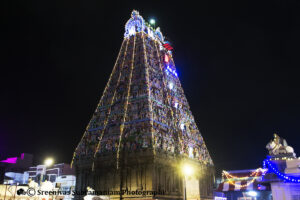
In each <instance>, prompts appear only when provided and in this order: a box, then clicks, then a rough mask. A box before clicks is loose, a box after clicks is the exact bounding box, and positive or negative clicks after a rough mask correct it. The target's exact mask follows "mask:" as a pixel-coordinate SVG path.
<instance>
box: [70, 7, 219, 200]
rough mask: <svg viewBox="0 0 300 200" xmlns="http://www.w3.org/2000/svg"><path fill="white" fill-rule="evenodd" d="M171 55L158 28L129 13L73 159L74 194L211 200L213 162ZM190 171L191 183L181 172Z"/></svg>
mask: <svg viewBox="0 0 300 200" xmlns="http://www.w3.org/2000/svg"><path fill="white" fill-rule="evenodd" d="M172 49H173V47H172V46H171V44H170V43H169V42H168V41H165V38H164V36H163V34H162V32H161V31H160V28H156V29H155V28H154V27H152V26H151V25H149V24H148V23H147V22H146V21H145V20H144V19H143V17H142V16H141V15H140V14H139V12H137V11H135V10H134V11H133V12H132V14H131V18H130V19H129V20H128V22H127V23H126V25H125V34H124V40H123V42H122V45H121V49H120V51H119V55H118V57H117V60H116V63H115V65H114V67H113V70H112V73H111V75H110V77H109V80H108V83H107V85H106V87H105V89H104V92H103V95H102V97H101V99H100V102H99V104H98V106H97V107H96V110H95V112H94V114H93V116H92V118H91V120H90V122H89V124H88V126H87V128H86V130H85V132H84V134H83V136H82V139H81V141H80V142H79V144H78V146H77V148H76V149H75V152H74V157H73V161H72V163H73V166H74V167H75V169H76V177H77V178H76V191H85V190H87V187H90V188H93V190H95V191H141V192H136V193H135V194H134V193H128V192H127V193H126V192H125V193H120V194H111V195H108V196H109V199H198V200H200V199H212V190H213V182H214V166H213V161H212V159H211V157H210V154H209V152H208V149H207V147H206V145H205V142H204V140H203V138H202V136H201V133H200V132H199V130H198V127H197V125H196V123H195V120H194V117H193V115H192V113H191V111H190V107H189V104H188V102H187V99H186V97H185V94H184V91H183V89H182V87H181V84H180V80H179V78H178V74H177V72H176V67H175V63H174V60H173V56H172ZM185 165H189V166H191V168H192V169H193V173H192V174H193V175H189V176H187V175H185V174H184V173H183V172H182V168H183V167H184V166H185ZM142 191H156V192H158V193H159V194H156V195H153V194H151V193H143V192H142ZM82 197H83V196H80V195H77V196H76V198H77V199H82Z"/></svg>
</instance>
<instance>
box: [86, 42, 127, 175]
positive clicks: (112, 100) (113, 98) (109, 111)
mask: <svg viewBox="0 0 300 200" xmlns="http://www.w3.org/2000/svg"><path fill="white" fill-rule="evenodd" d="M128 44H129V39H127V43H126V49H125V55H124V57H123V61H122V67H123V66H124V61H125V57H126V55H127V48H128ZM120 80H121V73H120V74H119V77H118V82H117V86H118V85H119V83H120ZM116 92H117V88H115V91H114V94H113V97H112V99H111V102H110V104H111V105H112V104H113V103H114V101H115V96H116ZM107 112H108V113H107V118H106V119H105V121H104V128H103V130H102V133H101V135H100V137H99V142H98V144H97V147H96V150H95V153H94V160H93V165H92V170H94V165H95V163H94V161H95V158H96V155H97V153H98V151H99V149H100V147H101V141H102V138H103V135H104V132H105V129H106V126H107V124H108V119H109V116H110V113H111V107H109V110H108V111H107Z"/></svg>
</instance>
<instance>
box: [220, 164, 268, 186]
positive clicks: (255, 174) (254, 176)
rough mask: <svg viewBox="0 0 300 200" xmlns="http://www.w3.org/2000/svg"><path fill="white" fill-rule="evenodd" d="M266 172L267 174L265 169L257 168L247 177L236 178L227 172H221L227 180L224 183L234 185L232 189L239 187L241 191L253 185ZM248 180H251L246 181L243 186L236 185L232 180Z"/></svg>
mask: <svg viewBox="0 0 300 200" xmlns="http://www.w3.org/2000/svg"><path fill="white" fill-rule="evenodd" d="M259 172H261V173H262V174H259ZM266 172H267V170H266V169H262V168H257V169H256V170H255V171H253V172H252V173H251V174H250V175H249V176H243V177H237V176H234V175H232V174H230V173H229V172H227V171H225V170H224V171H223V172H222V174H223V175H225V177H226V180H227V181H226V182H228V183H229V184H231V185H234V187H240V188H241V189H244V188H246V187H248V186H249V185H250V184H253V183H254V181H255V180H256V179H258V178H260V177H261V176H263V175H264V174H265V173H266ZM250 178H251V180H250V181H247V183H246V184H243V185H240V184H237V183H235V182H234V181H233V179H238V180H248V179H250Z"/></svg>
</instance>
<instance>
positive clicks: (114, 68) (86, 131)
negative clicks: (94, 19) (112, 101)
mask: <svg viewBox="0 0 300 200" xmlns="http://www.w3.org/2000/svg"><path fill="white" fill-rule="evenodd" d="M125 41H126V42H128V41H127V40H123V42H122V45H121V48H120V50H119V53H118V57H117V60H116V62H115V65H114V67H113V71H112V73H111V74H110V76H109V79H108V84H107V85H106V86H105V88H104V92H103V94H102V96H101V98H100V101H99V103H98V106H97V107H96V110H97V109H98V107H99V106H100V105H101V103H102V102H103V98H104V96H105V94H106V92H107V89H108V85H109V84H110V83H111V79H112V76H113V74H114V73H115V71H116V68H117V63H118V61H119V58H120V55H121V52H122V49H123V48H127V45H128V43H126V44H125ZM124 45H126V46H124ZM89 126H90V122H89V123H88V125H87V126H86V128H85V132H84V134H83V136H82V137H81V139H80V142H79V143H78V145H77V146H76V149H75V151H74V153H73V158H72V161H71V167H72V166H73V163H74V159H75V157H76V155H77V151H78V147H79V145H80V144H81V142H82V140H83V139H84V138H85V137H86V134H87V133H88V129H89Z"/></svg>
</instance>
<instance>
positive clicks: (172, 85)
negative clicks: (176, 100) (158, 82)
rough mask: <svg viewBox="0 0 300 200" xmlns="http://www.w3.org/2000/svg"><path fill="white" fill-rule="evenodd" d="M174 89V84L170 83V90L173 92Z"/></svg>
mask: <svg viewBox="0 0 300 200" xmlns="http://www.w3.org/2000/svg"><path fill="white" fill-rule="evenodd" d="M173 87H174V84H173V83H172V82H171V83H169V88H170V90H172V89H173Z"/></svg>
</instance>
